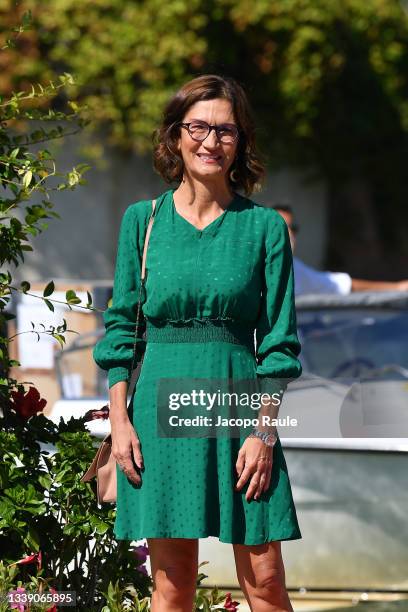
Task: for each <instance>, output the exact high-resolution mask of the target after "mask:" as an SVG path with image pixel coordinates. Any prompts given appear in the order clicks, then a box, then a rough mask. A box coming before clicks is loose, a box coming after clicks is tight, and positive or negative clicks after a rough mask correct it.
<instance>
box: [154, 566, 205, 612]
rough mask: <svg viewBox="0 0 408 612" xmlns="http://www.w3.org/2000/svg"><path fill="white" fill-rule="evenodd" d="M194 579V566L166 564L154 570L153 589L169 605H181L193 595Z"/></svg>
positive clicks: (195, 578) (195, 575) (195, 572)
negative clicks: (156, 570)
mask: <svg viewBox="0 0 408 612" xmlns="http://www.w3.org/2000/svg"><path fill="white" fill-rule="evenodd" d="M196 580H197V571H196V568H192V567H191V566H189V567H184V566H179V565H177V566H175V565H166V566H164V567H163V568H162V569H161V570H159V571H158V572H156V575H155V577H154V589H155V590H156V592H157V593H158V595H159V596H160V598H161V599H162V600H164V601H166V602H167V604H168V605H169V606H170V605H171V606H180V607H182V606H183V605H184V606H185V605H186V602H187V601H186V600H188V601H191V599H192V598H193V597H194V593H195V590H196Z"/></svg>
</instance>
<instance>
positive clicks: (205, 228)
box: [171, 189, 238, 234]
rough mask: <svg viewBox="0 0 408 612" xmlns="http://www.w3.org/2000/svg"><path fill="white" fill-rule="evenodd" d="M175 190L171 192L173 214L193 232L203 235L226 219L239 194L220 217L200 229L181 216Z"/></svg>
mask: <svg viewBox="0 0 408 612" xmlns="http://www.w3.org/2000/svg"><path fill="white" fill-rule="evenodd" d="M174 191H175V190H174V189H173V190H172V191H171V206H172V209H173V213H174V214H175V215H176V217H179V218H180V219H181V220H182V221H184V223H185V224H187V225H188V226H189V227H190V228H191V229H192V230H193V231H195V232H198V233H200V234H201V233H202V232H206V231H207V230H209V229H212V228H213V227H214V226H215V224H216V223H219V222H220V221H221V220H222V219H224V217H225V216H226V215H227V213H228V211H229V210H231V208H232V207H233V206H234V204H235V202H236V200H237V197H238V194H237V193H234V195H233V198H232V200H231V201H230V203H229V204H228V206H227V208H226V209H225V210H224V212H222V213H221V214H220V215H218V217H216V218H215V219H214V220H213V221H211V222H210V223H208V224H207V225H205V226H204V227H203V228H201V229H200V228H198V227H196V226H195V225H194V224H193V223H191V222H190V221H188V220H187V219H186V218H185V217H183V215H181V214H180V213H179V212H178V210H177V208H176V204H175V202H174V197H173V194H174Z"/></svg>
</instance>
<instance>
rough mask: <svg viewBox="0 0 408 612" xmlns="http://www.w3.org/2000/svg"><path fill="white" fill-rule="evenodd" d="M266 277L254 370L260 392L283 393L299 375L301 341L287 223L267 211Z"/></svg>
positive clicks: (300, 371)
mask: <svg viewBox="0 0 408 612" xmlns="http://www.w3.org/2000/svg"><path fill="white" fill-rule="evenodd" d="M268 213H271V214H270V216H269V227H268V231H267V239H266V248H265V251H266V255H265V268H264V270H265V278H264V288H263V292H262V298H261V308H260V313H259V317H258V320H257V327H256V345H257V368H256V373H257V377H258V380H259V381H260V389H261V391H262V392H265V393H270V394H272V393H278V392H279V391H280V390H282V391H285V389H286V387H287V384H288V382H290V380H292V379H294V378H297V377H298V376H300V375H301V373H302V366H301V364H300V361H299V360H298V359H297V356H298V355H299V353H300V349H301V347H300V342H299V339H298V336H297V329H296V311H295V302H294V275H293V259H292V250H291V246H290V240H289V234H288V230H287V227H286V223H285V221H284V220H283V218H282V217H281V216H280V215H279V213H278V212H277V211H275V210H272V211H269V210H268Z"/></svg>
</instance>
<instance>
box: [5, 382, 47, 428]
mask: <svg viewBox="0 0 408 612" xmlns="http://www.w3.org/2000/svg"><path fill="white" fill-rule="evenodd" d="M11 397H12V400H13V408H14V410H15V411H16V412H17V414H18V415H19V416H21V418H23V419H26V420H28V419H29V418H30V417H32V416H33V415H35V414H37V412H41V411H42V410H44V408H45V406H46V404H47V400H45V399H40V393H39V391H38V389H36V388H35V387H30V388H29V390H28V393H27V395H25V392H24V391H12V392H11Z"/></svg>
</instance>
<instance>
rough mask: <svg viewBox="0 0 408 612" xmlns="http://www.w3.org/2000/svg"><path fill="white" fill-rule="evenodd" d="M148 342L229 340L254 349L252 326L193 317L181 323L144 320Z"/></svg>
mask: <svg viewBox="0 0 408 612" xmlns="http://www.w3.org/2000/svg"><path fill="white" fill-rule="evenodd" d="M146 336H147V338H146V339H147V343H149V342H229V343H232V344H242V345H244V346H246V347H248V348H249V349H250V350H252V351H254V328H251V327H249V326H247V325H245V324H243V323H239V322H237V321H226V320H223V319H202V320H200V319H194V320H190V321H183V322H181V323H172V322H170V321H159V322H158V321H154V322H153V321H151V320H147V321H146Z"/></svg>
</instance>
